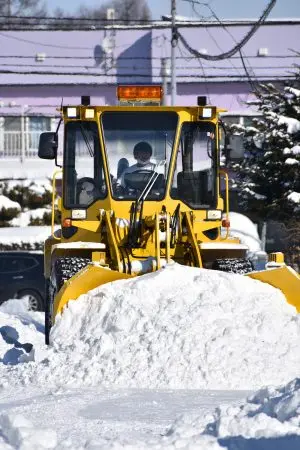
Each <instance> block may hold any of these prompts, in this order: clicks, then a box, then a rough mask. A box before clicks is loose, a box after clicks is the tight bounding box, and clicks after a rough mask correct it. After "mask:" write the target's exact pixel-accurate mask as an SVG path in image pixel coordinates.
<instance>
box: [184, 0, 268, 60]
mask: <svg viewBox="0 0 300 450" xmlns="http://www.w3.org/2000/svg"><path fill="white" fill-rule="evenodd" d="M275 3H276V0H271V1H270V3H269V4H268V6H267V7H266V9H265V10H264V11H263V13H262V15H261V16H260V18H259V20H258V21H257V22H256V23H255V24H254V26H253V27H252V28H251V30H250V31H249V32H248V33H247V34H246V35H245V36H244V38H243V39H242V40H241V41H240V42H239V43H238V44H237V45H235V46H234V47H233V48H232V49H231V50H229V51H227V52H225V53H221V54H219V55H206V54H205V53H200V52H198V51H197V50H195V49H194V48H192V47H191V46H190V45H189V44H188V42H187V41H186V39H185V38H184V37H183V35H182V34H181V33H180V32H179V31H177V34H178V38H179V39H180V40H181V42H182V43H183V45H184V46H185V48H186V49H187V50H188V51H189V52H190V53H191V54H192V55H194V56H197V57H198V58H202V59H206V60H208V61H218V60H220V59H226V58H230V57H231V56H233V55H234V54H235V53H237V52H238V51H239V50H240V49H241V48H243V46H244V45H245V44H246V43H247V42H248V41H249V39H250V38H251V37H252V36H253V35H254V33H256V31H257V30H258V29H259V27H260V26H261V24H262V23H263V22H264V21H265V19H266V18H267V17H268V15H269V14H270V12H271V10H272V9H273V7H274V5H275Z"/></svg>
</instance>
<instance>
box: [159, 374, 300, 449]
mask: <svg viewBox="0 0 300 450" xmlns="http://www.w3.org/2000/svg"><path fill="white" fill-rule="evenodd" d="M204 436H210V437H211V439H213V438H216V439H217V443H218V444H220V445H221V448H224V447H225V448H226V449H228V450H231V449H232V450H248V449H249V450H250V449H253V450H255V449H257V450H258V449H260V450H261V449H264V450H268V449H272V450H281V449H285V450H289V449H290V450H296V449H298V448H300V379H299V378H298V379H294V380H293V381H291V382H290V383H288V384H287V385H285V386H282V387H280V388H275V387H273V386H269V387H266V388H263V389H260V390H259V391H258V392H256V393H255V394H254V395H253V396H252V397H250V398H249V399H248V400H247V401H246V402H245V403H243V404H241V405H239V406H228V405H226V406H225V405H224V406H220V407H218V408H217V409H216V410H215V412H214V414H213V415H212V416H211V417H210V418H209V417H206V418H205V417H203V416H199V417H192V418H191V417H189V416H182V417H180V418H178V419H177V420H176V421H175V422H174V424H173V425H172V427H171V428H170V429H169V431H168V433H167V436H166V437H165V439H164V441H165V444H168V445H169V446H170V447H168V448H178V447H177V446H176V444H177V445H178V443H179V442H180V445H181V447H180V448H194V447H190V445H191V444H193V443H194V442H199V440H200V439H201V438H203V437H204ZM200 443H201V441H200ZM211 443H212V444H214V441H212V442H211ZM155 448H159V447H155ZM161 448H163V446H162V447H161ZM195 448H196V447H195ZM198 448H202V447H201V446H200V447H198ZM208 448H209V449H212V448H213V447H210V446H209V447H208Z"/></svg>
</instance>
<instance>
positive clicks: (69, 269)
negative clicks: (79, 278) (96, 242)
mask: <svg viewBox="0 0 300 450" xmlns="http://www.w3.org/2000/svg"><path fill="white" fill-rule="evenodd" d="M89 262H91V260H90V259H89V258H82V257H79V256H67V257H65V258H57V260H56V261H55V263H54V267H53V270H52V273H51V284H52V285H53V286H54V288H55V289H56V291H57V292H58V291H59V290H60V288H61V287H62V285H63V284H64V282H65V281H67V280H69V279H70V278H71V277H72V276H73V275H75V274H76V273H77V272H79V270H81V269H83V268H84V267H86V266H87V265H88V263H89Z"/></svg>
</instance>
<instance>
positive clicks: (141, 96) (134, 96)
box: [117, 85, 163, 101]
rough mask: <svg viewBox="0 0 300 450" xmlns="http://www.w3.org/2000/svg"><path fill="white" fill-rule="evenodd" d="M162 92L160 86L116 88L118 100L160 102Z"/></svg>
mask: <svg viewBox="0 0 300 450" xmlns="http://www.w3.org/2000/svg"><path fill="white" fill-rule="evenodd" d="M162 95H163V90H162V87H161V86H158V85H155V86H154V85H150V86H118V87H117V97H118V99H119V100H136V101H138V100H161V99H162Z"/></svg>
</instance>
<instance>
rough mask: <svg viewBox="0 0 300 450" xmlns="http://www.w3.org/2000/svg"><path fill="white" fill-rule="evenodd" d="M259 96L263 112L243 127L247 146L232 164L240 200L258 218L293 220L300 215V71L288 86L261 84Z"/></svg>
mask: <svg viewBox="0 0 300 450" xmlns="http://www.w3.org/2000/svg"><path fill="white" fill-rule="evenodd" d="M256 96H257V101H256V102H255V103H256V104H257V105H258V110H259V112H260V113H261V114H262V116H261V117H260V118H258V119H254V120H253V126H252V127H246V128H244V129H242V130H241V129H240V128H239V129H238V131H239V132H243V133H244V146H245V150H246V151H245V156H244V158H243V160H242V161H240V162H239V163H235V164H231V166H232V168H233V169H234V172H235V184H236V187H237V191H238V193H239V201H240V205H241V206H242V209H243V210H244V211H245V212H246V213H250V214H251V216H252V217H253V218H255V219H256V220H261V219H262V220H266V219H275V220H280V221H283V222H285V223H288V222H290V220H291V219H295V218H298V219H299V218H300V75H299V74H298V75H296V76H295V80H294V81H293V83H291V84H290V86H286V87H285V88H283V89H278V88H276V87H275V86H274V85H272V84H268V85H260V88H259V91H257V94H256ZM231 131H234V126H232V127H231ZM236 131H237V129H236Z"/></svg>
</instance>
